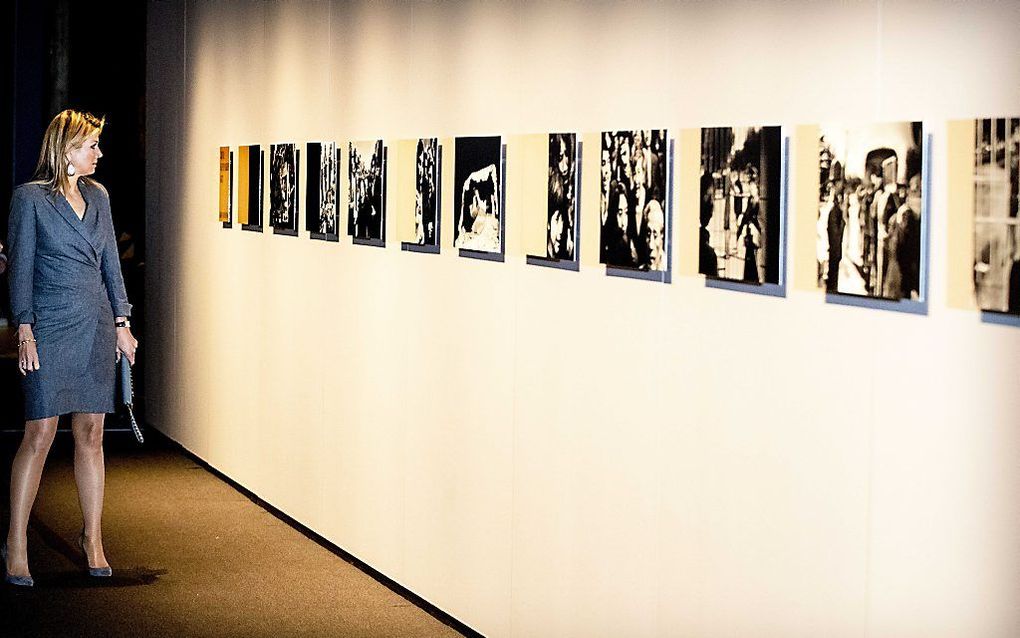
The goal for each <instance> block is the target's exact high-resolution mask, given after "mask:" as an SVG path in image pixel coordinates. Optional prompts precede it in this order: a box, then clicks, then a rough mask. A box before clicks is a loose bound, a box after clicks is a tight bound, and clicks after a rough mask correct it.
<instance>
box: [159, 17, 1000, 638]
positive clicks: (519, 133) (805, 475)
mask: <svg viewBox="0 0 1020 638" xmlns="http://www.w3.org/2000/svg"><path fill="white" fill-rule="evenodd" d="M149 8H150V13H149V21H150V23H149V32H150V48H149V62H148V65H149V88H148V90H149V97H148V133H147V134H148V140H149V152H148V157H147V162H148V165H147V175H148V198H149V199H148V208H147V215H148V229H149V230H148V235H149V244H148V246H147V249H148V255H149V257H148V260H149V265H148V273H149V279H148V281H147V295H148V299H147V309H148V317H149V319H148V326H149V327H148V331H149V337H148V344H147V345H143V347H146V348H147V352H148V355H147V356H148V359H147V368H146V377H147V379H148V384H147V385H148V395H149V396H148V408H147V409H148V416H149V420H150V421H151V422H152V423H153V424H154V425H155V426H156V427H157V428H159V429H160V430H162V431H164V432H166V433H167V434H168V435H170V436H171V437H172V438H174V439H176V440H178V441H180V442H181V443H182V444H183V445H184V446H186V447H187V448H188V449H190V450H192V451H193V452H195V453H196V454H198V455H199V456H200V457H202V458H203V459H205V460H207V461H208V462H209V463H210V464H212V465H213V466H214V467H216V468H218V469H220V470H222V471H223V472H225V473H226V474H227V475H229V476H231V477H232V478H234V479H235V480H237V481H238V482H240V483H241V484H242V485H244V486H246V487H247V488H249V489H251V490H252V491H254V492H255V493H256V494H258V495H259V496H260V497H262V498H264V499H265V500H266V501H268V502H270V503H272V504H273V505H275V506H276V507H278V508H280V509H281V510H283V511H284V512H286V513H287V514H289V515H291V516H293V517H294V518H296V519H297V520H299V521H301V522H302V523H303V524H305V525H307V526H308V527H310V528H312V529H313V530H315V531H316V532H318V533H320V534H322V535H323V536H325V537H326V538H328V539H329V540H331V541H332V542H334V543H336V544H337V545H338V546H340V547H342V548H344V549H345V550H348V551H350V552H351V553H353V554H354V555H355V556H357V557H359V558H360V559H362V560H364V561H365V562H367V563H368V564H370V565H372V566H373V567H375V568H376V569H378V570H380V571H381V572H383V573H385V574H386V575H387V576H389V577H391V578H393V579H394V580H396V581H397V582H399V583H401V584H403V585H405V586H406V587H408V588H409V589H411V590H412V591H414V592H416V593H417V594H419V595H421V596H422V597H424V598H425V599H427V600H429V601H431V602H432V603H434V604H436V605H437V606H439V607H440V608H442V609H443V610H445V611H447V612H449V613H450V614H452V615H453V616H455V617H457V618H458V619H460V620H461V621H463V622H465V623H467V624H468V625H470V626H471V627H474V628H475V629H477V630H478V631H481V632H482V633H484V634H486V635H491V636H734V637H736V636H777V637H783V638H786V637H791V636H807V637H815V636H823V635H824V636H864V635H867V636H874V637H881V636H889V637H895V638H902V637H909V636H919V637H920V636H923V637H925V638H931V637H937V636H989V637H992V636H1002V637H1006V636H1014V635H1017V634H1018V632H1020V608H1018V607H1017V606H1016V600H1017V598H1018V596H1020V552H1018V550H1017V547H1020V526H1018V524H1017V522H1018V521H1020V499H1017V498H1016V494H1017V488H1020V464H1018V463H1017V459H1018V458H1020V393H1017V389H1018V373H1020V330H1017V329H1016V328H1009V327H1003V326H996V325H990V324H984V323H982V322H981V321H980V317H979V315H978V314H976V313H975V312H973V311H967V310H956V309H950V308H949V307H948V302H947V291H946V289H947V282H948V281H950V280H953V281H964V280H965V279H966V277H964V278H963V279H960V277H959V276H956V277H955V279H954V277H952V276H950V275H949V274H948V273H947V260H946V259H945V257H944V256H945V255H946V253H947V244H948V240H947V229H948V226H947V217H948V216H949V215H951V214H952V212H951V211H948V210H947V195H946V193H947V187H946V184H945V181H946V175H947V156H946V148H947V146H946V138H947V134H946V125H945V122H946V121H947V120H949V119H956V118H967V117H975V116H989V115H1006V114H1015V113H1016V112H1017V110H1020V82H1017V80H1018V78H1020V39H1017V38H1016V31H1015V30H1016V25H1017V24H1020V5H1016V4H1013V3H995V2H988V3H977V2H970V3H956V2H924V3H920V2H918V3H908V2H890V1H888V0H886V1H880V2H877V3H875V2H838V3H836V2H832V3H810V2H785V3H746V2H713V3H701V2H690V3H670V4H666V3H608V2H595V3H574V2H569V3H566V2H564V3H560V2H528V3H525V2H504V3H487V2H486V3H483V2H477V3H457V2H447V3H388V2H365V3H339V2H337V3H296V2H293V3H290V2H288V3H278V4H270V3H255V2H253V3H242V2H215V3H214V2H190V3H187V4H186V5H185V4H182V3H172V2H150V3H149ZM896 119H923V120H924V121H925V122H926V124H927V126H928V127H929V130H931V131H932V133H933V135H934V138H933V143H934V146H933V149H934V165H933V166H932V167H931V175H932V179H933V184H934V185H933V188H932V202H931V224H932V226H931V250H932V259H931V264H932V269H931V288H930V312H929V315H928V316H915V315H909V314H901V313H894V312H888V311H879V310H870V309H861V308H852V307H842V306H835V305H827V304H825V303H824V300H823V297H822V296H821V294H820V293H818V292H816V291H807V290H804V289H802V288H799V287H797V286H791V288H790V291H789V296H788V298H785V299H777V298H771V297H763V296H757V295H750V294H741V293H735V292H732V291H726V290H718V289H709V288H706V287H705V285H704V283H703V281H702V280H701V279H700V278H698V277H697V276H693V275H689V274H685V273H690V272H692V270H693V264H694V263H695V262H694V261H693V260H692V257H691V255H690V254H689V253H687V254H684V255H677V254H674V264H675V265H676V267H677V269H678V276H676V277H675V278H674V282H673V284H672V285H661V284H653V283H649V282H642V281H630V280H621V279H616V278H607V277H605V276H604V275H603V274H602V273H601V272H600V270H599V268H598V267H596V266H593V265H592V264H591V262H592V261H593V260H596V259H597V255H593V254H592V253H593V251H597V240H593V237H594V235H595V233H597V225H598V222H597V216H598V213H597V205H598V195H597V194H598V190H597V189H598V185H597V173H598V161H597V146H598V135H597V134H594V135H593V134H592V133H593V132H596V131H599V130H603V129H613V128H618V127H638V126H641V127H652V126H656V127H659V126H661V127H668V128H669V129H670V131H671V133H672V134H673V135H674V136H677V147H678V149H680V148H689V147H691V144H692V142H691V139H690V137H689V136H685V135H684V134H681V133H680V131H681V129H689V128H694V127H698V126H701V125H716V126H718V125H740V124H752V123H769V124H771V123H780V124H783V125H784V126H786V127H787V128H786V130H787V131H788V132H790V133H791V134H792V133H793V132H794V131H796V130H797V129H796V125H799V124H811V123H815V122H819V121H838V120H845V121H853V122H864V121H869V120H875V121H886V120H896ZM559 130H576V131H580V132H582V133H584V135H583V140H584V142H585V146H586V148H585V173H584V186H583V189H584V201H583V206H584V210H583V211H582V216H583V218H584V222H583V223H584V227H583V231H584V233H585V235H584V238H583V240H582V242H581V246H582V250H583V251H586V252H585V253H583V254H582V261H583V263H584V264H585V267H584V268H582V270H581V272H579V273H571V272H563V271H559V270H552V269H547V268H539V267H533V266H526V265H525V263H524V253H525V252H527V250H526V246H528V245H530V244H534V243H535V241H534V240H533V238H532V239H528V238H525V236H524V229H525V228H530V226H528V225H527V224H526V223H525V221H524V215H525V214H526V210H525V207H524V206H523V205H522V201H525V200H526V199H528V198H527V197H525V196H523V195H522V193H523V192H525V190H526V187H525V186H522V185H521V184H520V183H515V180H517V179H518V176H520V175H522V174H526V172H527V170H528V169H526V168H525V167H523V166H515V164H514V159H515V157H521V156H523V155H526V154H528V153H529V152H530V151H529V150H528V149H529V148H530V146H529V139H530V138H527V137H526V136H527V135H529V134H536V133H543V132H548V131H559ZM492 134H503V135H506V136H508V138H507V143H508V146H509V154H510V156H509V161H508V177H509V184H508V201H507V213H508V214H507V242H506V245H507V260H506V263H490V262H482V261H477V260H470V259H463V258H459V257H457V256H456V254H455V251H453V250H452V249H451V248H450V246H451V243H452V237H453V235H452V219H453V215H452V210H451V206H452V168H453V166H452V161H451V160H452V152H451V151H452V144H451V141H452V140H451V139H449V138H451V137H453V136H457V135H492ZM419 136H439V137H440V138H446V139H443V140H442V141H443V143H444V144H446V155H445V157H444V159H445V160H446V164H445V166H444V181H445V185H444V192H443V205H444V209H443V224H444V228H443V236H442V238H443V244H444V250H443V253H442V254H441V255H438V256H435V255H419V254H410V253H406V252H401V251H400V249H399V241H398V238H399V236H398V230H397V226H398V225H397V223H396V219H397V213H396V212H395V211H393V210H390V212H389V220H390V226H389V228H388V230H387V239H388V243H387V247H386V248H385V249H379V248H374V247H364V246H353V245H351V244H350V241H349V240H348V239H346V238H344V240H343V241H342V242H341V243H340V244H339V245H338V244H335V243H325V242H313V241H310V240H309V239H308V238H307V235H306V233H304V231H303V230H302V233H301V236H300V237H299V238H292V237H274V236H272V234H271V232H267V233H265V234H256V233H249V232H242V231H241V230H240V228H238V227H237V225H235V227H234V228H233V229H230V230H224V229H222V228H221V227H220V224H219V223H218V221H217V216H216V203H217V199H216V187H217V180H216V175H217V172H216V171H217V148H218V147H219V146H220V145H230V146H231V147H236V146H237V145H239V144H246V143H260V144H263V145H266V146H268V144H270V143H273V142H282V141H297V142H304V141H308V140H320V139H336V140H337V141H339V142H341V143H344V144H345V143H346V142H347V141H348V140H350V139H372V138H375V137H383V138H385V139H386V140H387V143H388V144H390V148H391V150H392V149H395V148H397V144H396V141H397V140H400V139H413V138H416V137H419ZM808 146H810V145H808ZM801 148H804V145H803V144H800V145H799V144H798V140H797V139H796V138H795V139H793V140H792V141H791V151H792V152H794V153H796V152H797V151H798V149H801ZM532 154H537V155H539V156H541V155H542V153H538V152H537V151H536V152H534V153H532ZM398 155H401V156H403V155H402V154H399V153H398ZM794 160H796V158H794ZM342 168H343V170H344V171H346V162H344V164H343V166H342ZM676 168H677V176H676V183H677V188H678V189H680V184H687V185H689V184H692V183H693V182H692V179H693V178H692V177H691V176H692V175H695V173H693V172H692V169H691V167H690V166H683V167H681V166H678V167H676ZM685 169H686V170H685ZM395 175H396V173H391V177H392V176H395ZM398 181H399V180H391V192H390V194H391V197H390V202H391V203H395V202H398V201H406V198H405V199H402V195H399V196H396V197H395V196H394V189H396V188H397V187H396V186H395V184H396V183H397V182H398ZM802 190H803V189H802ZM529 192H530V191H529ZM790 193H791V196H794V195H795V194H797V193H798V190H797V184H796V183H791V184H790ZM678 195H680V196H683V193H679V192H678ZM343 201H345V200H343ZM795 208H796V202H791V209H790V210H791V220H790V235H791V237H790V239H791V242H792V243H791V246H790V248H791V249H790V251H789V255H790V264H789V273H790V274H791V278H793V274H794V273H798V272H801V270H799V268H803V266H804V264H803V263H798V262H799V261H801V260H803V259H806V258H808V257H810V256H812V255H813V251H812V250H810V249H808V250H806V251H805V250H801V249H800V248H798V246H805V245H810V243H811V242H812V241H813V237H805V236H804V235H805V232H810V229H807V230H806V229H805V227H804V226H803V225H799V224H797V223H796V221H795V217H794V216H793V211H794V210H795ZM682 210H686V211H687V213H689V210H688V209H681V208H680V207H679V202H678V209H677V211H678V212H677V216H676V217H675V219H676V220H677V222H678V223H677V224H676V227H677V228H680V227H687V228H690V227H691V226H690V223H689V221H690V220H689V219H688V217H689V214H688V215H687V216H686V217H685V216H683V215H682ZM302 214H303V213H302ZM532 214H533V212H532ZM344 215H346V210H344ZM344 219H346V217H345V218H344ZM685 224H686V226H685ZM528 237H529V238H530V237H531V235H528ZM805 242H807V244H805ZM674 245H675V246H677V247H678V248H679V247H685V249H686V250H688V251H689V250H691V246H692V243H691V241H690V240H689V238H687V239H684V238H680V237H678V236H674ZM960 262H961V260H956V261H955V262H954V263H957V266H959V263H960ZM964 267H966V264H964ZM958 274H959V273H957V275H958Z"/></svg>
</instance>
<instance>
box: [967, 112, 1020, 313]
mask: <svg viewBox="0 0 1020 638" xmlns="http://www.w3.org/2000/svg"><path fill="white" fill-rule="evenodd" d="M974 128H975V139H974V291H975V294H976V296H977V304H978V307H979V308H981V309H982V310H988V311H992V312H1004V313H1009V314H1013V315H1020V217H1018V216H1017V210H1018V208H1020V192H1018V191H1020V189H1018V180H1020V118H1015V117H1014V118H998V119H986V120H977V121H976V122H975V127H974Z"/></svg>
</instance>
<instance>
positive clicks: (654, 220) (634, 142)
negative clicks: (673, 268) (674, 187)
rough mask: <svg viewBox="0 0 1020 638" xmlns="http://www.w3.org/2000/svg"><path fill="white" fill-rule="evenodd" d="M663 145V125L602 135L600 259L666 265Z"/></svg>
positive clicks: (654, 267)
mask: <svg viewBox="0 0 1020 638" xmlns="http://www.w3.org/2000/svg"><path fill="white" fill-rule="evenodd" d="M668 143H669V139H668V136H667V132H666V130H665V129H653V130H634V131H607V132H603V133H602V164H601V166H602V173H601V177H602V179H601V199H600V204H599V206H600V208H599V212H600V218H601V223H602V230H601V236H600V249H599V261H600V262H601V263H603V264H606V265H607V266H613V267H616V268H631V269H637V270H644V271H665V270H666V269H667V268H668V265H669V260H668V258H667V253H666V251H667V249H668V244H667V237H668V232H669V230H668V229H667V228H666V223H667V220H668V214H667V213H668V211H667V206H668V202H667V195H668V194H667V186H666V185H667V184H668V180H667V175H666V174H667V172H668V170H669V167H668V163H667V145H668Z"/></svg>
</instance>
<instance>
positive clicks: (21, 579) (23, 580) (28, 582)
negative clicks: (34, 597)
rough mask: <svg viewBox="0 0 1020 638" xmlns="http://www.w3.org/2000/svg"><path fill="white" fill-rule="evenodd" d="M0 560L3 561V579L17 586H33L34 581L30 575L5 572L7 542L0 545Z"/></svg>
mask: <svg viewBox="0 0 1020 638" xmlns="http://www.w3.org/2000/svg"><path fill="white" fill-rule="evenodd" d="M0 560H3V562H4V581H6V582H7V583H10V584H11V585H17V586H18V587H35V581H34V580H32V577H31V576H15V575H14V574H8V573H7V543H4V545H3V547H0Z"/></svg>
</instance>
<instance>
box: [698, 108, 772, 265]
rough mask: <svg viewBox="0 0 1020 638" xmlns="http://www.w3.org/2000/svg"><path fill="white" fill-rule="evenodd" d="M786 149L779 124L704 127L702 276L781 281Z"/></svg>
mask: <svg viewBox="0 0 1020 638" xmlns="http://www.w3.org/2000/svg"><path fill="white" fill-rule="evenodd" d="M781 147H782V139H781V134H780V128H779V127H778V126H764V127H762V126H757V127H733V128H730V127H717V128H703V129H701V188H700V202H699V203H700V227H699V229H698V233H699V234H698V272H700V273H701V274H703V275H706V276H708V277H718V278H720V279H731V280H735V281H743V282H745V283H750V284H763V283H773V284H778V283H779V237H780V224H781V219H782V215H781V211H780V208H779V207H780V188H781V183H780V178H781V175H782V148H781Z"/></svg>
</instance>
